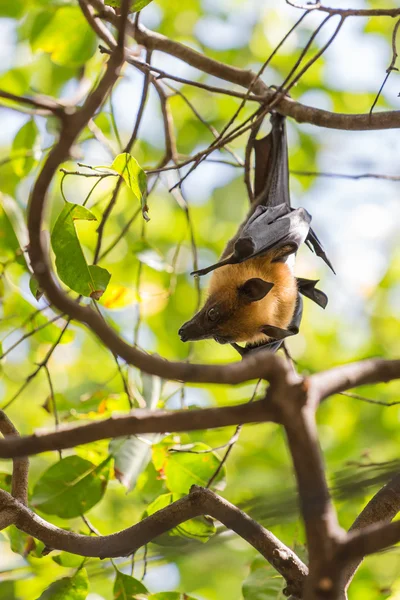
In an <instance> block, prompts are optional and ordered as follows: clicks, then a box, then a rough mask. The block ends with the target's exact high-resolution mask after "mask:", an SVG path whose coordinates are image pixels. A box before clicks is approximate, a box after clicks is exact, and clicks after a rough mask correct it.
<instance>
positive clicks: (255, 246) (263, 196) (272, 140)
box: [192, 113, 333, 275]
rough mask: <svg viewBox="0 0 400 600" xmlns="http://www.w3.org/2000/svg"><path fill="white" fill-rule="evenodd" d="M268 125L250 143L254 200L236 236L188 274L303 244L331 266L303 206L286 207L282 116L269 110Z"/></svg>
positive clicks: (288, 250) (203, 272) (285, 253)
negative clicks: (214, 259) (212, 258)
mask: <svg viewBox="0 0 400 600" xmlns="http://www.w3.org/2000/svg"><path fill="white" fill-rule="evenodd" d="M271 125H272V129H271V131H270V133H269V134H268V135H267V136H265V137H264V138H262V139H260V140H255V141H254V142H253V145H254V152H255V176H254V191H255V199H254V202H253V203H252V207H251V209H250V212H249V214H248V215H247V217H246V219H245V221H244V222H243V223H242V225H241V226H240V228H239V231H238V233H237V234H236V236H235V237H234V238H232V239H231V240H230V241H229V242H228V244H227V246H226V248H225V250H224V252H223V254H222V257H221V260H220V261H218V262H217V263H215V264H213V265H211V266H209V267H206V268H205V269H199V270H198V271H193V273H192V275H206V274H207V273H209V272H210V271H213V270H214V269H217V268H218V267H222V266H223V265H229V264H238V263H241V262H243V261H245V260H248V259H250V258H253V257H255V256H261V255H262V254H265V253H266V252H269V251H270V250H277V259H278V260H285V259H286V257H287V256H288V255H289V254H292V253H294V252H297V250H298V249H299V247H300V246H301V244H303V243H306V244H307V245H309V247H310V248H312V249H314V251H315V253H316V254H317V255H318V256H320V257H321V258H322V259H323V260H324V261H325V262H326V263H327V264H328V265H329V266H330V268H332V265H331V263H330V262H329V260H328V258H327V256H326V254H325V252H324V249H323V247H322V244H321V243H320V241H319V240H318V238H317V236H316V235H315V233H314V231H313V230H312V229H311V227H310V223H311V215H309V213H308V212H307V211H306V210H305V209H304V208H296V209H292V208H291V206H290V195H289V167H288V150H287V139H286V128H285V117H283V116H281V115H278V114H275V113H273V114H272V115H271ZM280 249H282V254H281V255H280V254H279V250H280ZM332 270H333V269H332Z"/></svg>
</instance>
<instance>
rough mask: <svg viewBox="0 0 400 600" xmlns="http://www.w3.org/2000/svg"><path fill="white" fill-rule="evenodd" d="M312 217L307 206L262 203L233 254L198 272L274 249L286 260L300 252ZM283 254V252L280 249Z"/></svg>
mask: <svg viewBox="0 0 400 600" xmlns="http://www.w3.org/2000/svg"><path fill="white" fill-rule="evenodd" d="M310 222H311V216H310V215H309V214H308V212H307V211H306V210H305V209H304V208H296V209H295V210H292V209H290V208H289V207H288V206H287V205H286V204H279V205H278V206H274V207H272V208H267V207H265V206H258V207H257V208H256V210H255V212H254V213H253V215H252V216H251V217H250V219H249V221H248V222H247V223H246V225H245V226H244V227H243V229H242V231H241V234H240V236H239V237H238V238H237V240H236V241H235V242H234V245H233V251H232V253H231V254H230V255H229V256H227V257H226V258H225V259H223V260H221V261H219V262H217V263H215V264H214V265H211V266H209V267H206V268H205V269H200V270H198V271H194V272H193V273H192V274H194V275H205V274H206V273H209V272H210V271H213V270H214V269H217V268H218V267H222V266H223V265H231V264H237V263H241V262H243V261H245V260H248V259H249V258H253V257H255V256H260V255H262V254H265V253H267V252H269V251H270V250H272V249H274V250H276V251H277V259H282V260H283V259H284V258H286V257H287V256H288V255H289V254H293V253H294V252H297V250H298V249H299V247H300V246H301V244H303V243H304V242H305V240H306V238H307V236H308V234H309V231H310ZM280 249H282V254H281V255H279V250H280Z"/></svg>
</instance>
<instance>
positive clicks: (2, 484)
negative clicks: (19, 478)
mask: <svg viewBox="0 0 400 600" xmlns="http://www.w3.org/2000/svg"><path fill="white" fill-rule="evenodd" d="M1 353H2V351H1V350H0V354H1ZM11 483H12V475H10V473H0V488H1V489H2V490H4V491H6V492H8V493H9V494H10V493H11Z"/></svg>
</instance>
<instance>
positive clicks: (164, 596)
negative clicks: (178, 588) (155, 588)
mask: <svg viewBox="0 0 400 600" xmlns="http://www.w3.org/2000/svg"><path fill="white" fill-rule="evenodd" d="M148 600H195V599H194V598H193V596H188V595H187V594H181V593H180V592H159V593H158V594H151V596H149V597H148Z"/></svg>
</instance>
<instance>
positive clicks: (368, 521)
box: [343, 474, 400, 589]
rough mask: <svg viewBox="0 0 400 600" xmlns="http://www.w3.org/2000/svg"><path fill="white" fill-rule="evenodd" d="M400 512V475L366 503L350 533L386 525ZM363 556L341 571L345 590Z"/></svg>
mask: <svg viewBox="0 0 400 600" xmlns="http://www.w3.org/2000/svg"><path fill="white" fill-rule="evenodd" d="M399 510H400V474H398V475H396V476H395V477H393V479H391V481H389V483H387V484H386V485H385V486H384V487H383V488H382V489H380V490H379V492H377V493H376V494H375V496H374V497H373V498H372V499H371V500H370V501H369V502H368V504H367V505H366V506H365V508H364V509H363V511H362V512H361V513H360V514H359V515H358V517H357V518H356V520H355V521H354V523H353V525H352V526H351V527H350V530H349V531H350V532H353V531H358V530H360V529H365V528H366V527H368V526H369V525H373V524H375V523H388V522H390V521H391V520H392V519H394V517H395V516H396V515H397V513H398V512H399ZM362 560H363V556H361V557H359V558H358V559H356V560H354V561H351V562H349V564H347V565H346V567H345V568H344V570H343V578H344V582H345V585H346V589H347V588H348V587H349V585H350V583H351V580H352V579H353V577H354V574H355V572H356V571H357V569H358V567H359V565H360V564H361V562H362Z"/></svg>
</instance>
